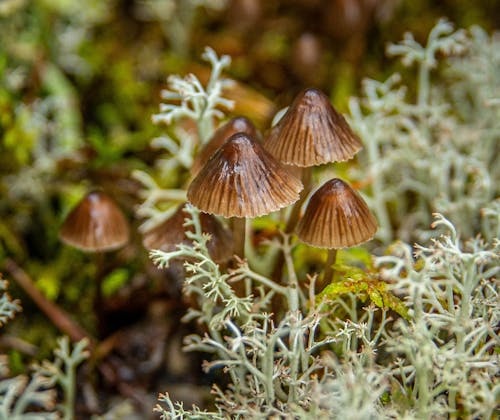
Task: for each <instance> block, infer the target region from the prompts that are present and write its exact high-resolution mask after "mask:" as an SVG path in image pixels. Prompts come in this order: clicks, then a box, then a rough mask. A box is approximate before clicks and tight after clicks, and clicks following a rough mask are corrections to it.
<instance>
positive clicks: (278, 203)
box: [187, 133, 303, 257]
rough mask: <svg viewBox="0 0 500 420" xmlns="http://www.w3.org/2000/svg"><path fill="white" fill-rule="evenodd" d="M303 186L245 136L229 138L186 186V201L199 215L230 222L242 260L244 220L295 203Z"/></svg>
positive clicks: (259, 146)
mask: <svg viewBox="0 0 500 420" xmlns="http://www.w3.org/2000/svg"><path fill="white" fill-rule="evenodd" d="M302 188H303V186H302V183H301V182H300V180H298V179H297V178H295V177H294V176H293V175H291V174H290V173H289V172H288V171H287V170H286V169H285V168H284V167H283V166H282V165H281V164H280V163H279V162H278V161H276V160H275V159H274V158H273V157H272V156H271V155H270V154H269V153H267V152H266V151H265V150H264V148H263V147H262V146H261V145H260V144H259V142H257V141H256V140H254V139H253V138H252V137H250V136H249V135H248V134H245V133H236V134H234V135H232V136H231V137H230V138H229V139H228V140H227V141H226V142H225V143H224V144H223V145H222V146H221V147H220V148H219V150H218V151H217V152H216V153H215V154H214V155H213V156H212V157H211V158H210V159H209V161H208V162H207V163H206V165H205V166H204V167H203V168H202V169H201V171H200V172H199V173H198V175H197V176H196V177H195V178H194V180H193V181H192V183H191V185H190V186H189V189H188V193H187V197H188V201H189V202H190V203H191V204H193V205H194V206H196V207H198V208H199V209H200V210H201V211H202V212H205V213H209V214H215V215H218V216H223V217H231V218H234V219H233V237H234V240H235V245H236V253H237V255H239V256H240V257H243V256H244V246H245V219H244V218H247V217H250V218H253V217H257V216H263V215H266V214H269V213H271V212H273V211H277V210H279V209H281V208H283V207H285V206H288V205H290V204H292V203H294V202H295V201H297V200H298V199H299V194H300V191H301V190H302Z"/></svg>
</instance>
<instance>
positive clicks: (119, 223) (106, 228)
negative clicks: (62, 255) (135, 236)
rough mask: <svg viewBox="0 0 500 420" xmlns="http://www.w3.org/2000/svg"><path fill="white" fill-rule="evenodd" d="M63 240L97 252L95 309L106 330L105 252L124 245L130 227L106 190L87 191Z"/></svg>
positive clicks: (64, 230)
mask: <svg viewBox="0 0 500 420" xmlns="http://www.w3.org/2000/svg"><path fill="white" fill-rule="evenodd" d="M59 238H60V239H61V241H62V242H64V243H65V244H67V245H70V246H72V247H74V248H77V249H79V250H81V251H85V252H92V253H94V254H95V255H94V263H95V265H96V294H95V297H94V310H95V311H96V314H97V319H98V328H99V330H100V332H101V333H103V332H104V331H105V325H104V324H105V322H104V313H103V305H102V280H103V274H104V273H103V271H104V270H103V258H102V257H103V252H106V251H112V250H115V249H118V248H120V247H122V246H124V245H125V244H126V243H127V242H128V241H129V238H130V229H129V226H128V223H127V220H126V219H125V216H124V215H123V213H122V211H121V210H120V208H119V207H118V206H117V205H116V204H115V202H114V201H113V200H112V199H111V198H110V197H109V196H108V195H106V194H105V193H103V192H101V191H93V192H91V193H89V194H87V195H86V196H85V197H84V198H83V199H82V200H81V201H80V202H79V203H78V204H77V206H76V207H75V208H74V209H73V210H72V211H71V212H70V213H69V215H68V216H67V217H66V220H65V221H64V222H63V224H62V226H61V229H60V231H59Z"/></svg>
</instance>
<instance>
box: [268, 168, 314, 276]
mask: <svg viewBox="0 0 500 420" xmlns="http://www.w3.org/2000/svg"><path fill="white" fill-rule="evenodd" d="M301 178H302V184H304V189H303V190H302V191H301V192H300V197H299V199H298V200H297V201H296V202H295V204H294V205H293V207H292V211H291V212H290V217H289V218H288V221H287V223H286V226H285V233H293V231H294V230H295V227H296V226H297V223H298V222H299V219H300V210H301V209H302V205H303V204H304V201H306V198H307V196H308V195H309V193H310V191H311V188H312V167H308V168H302V176H301ZM284 262H285V257H284V255H283V252H280V253H279V254H278V256H277V257H276V262H275V263H274V269H273V274H272V278H273V280H274V281H278V282H279V281H280V280H281V276H282V275H283V268H284Z"/></svg>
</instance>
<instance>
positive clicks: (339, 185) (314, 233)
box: [297, 178, 377, 284]
mask: <svg viewBox="0 0 500 420" xmlns="http://www.w3.org/2000/svg"><path fill="white" fill-rule="evenodd" d="M376 232H377V221H376V220H375V217H374V216H373V214H372V213H371V212H370V209H369V208H368V206H367V204H366V203H365V201H364V200H363V199H362V198H361V196H360V195H359V194H358V193H357V192H356V191H355V190H353V189H352V188H351V187H350V186H349V185H348V184H347V183H346V182H344V181H342V180H341V179H338V178H334V179H331V180H330V181H327V182H325V183H324V184H323V186H321V187H320V188H319V189H318V190H317V191H316V192H315V193H314V194H313V195H312V196H311V198H310V200H309V203H308V205H307V207H306V210H305V212H304V215H303V216H302V219H301V220H300V222H299V224H298V226H297V234H298V237H299V239H300V240H301V241H302V242H305V243H306V244H309V245H312V246H315V247H318V248H328V259H327V264H326V267H325V275H324V282H325V283H326V284H328V283H330V282H331V280H332V277H333V270H332V265H333V264H335V259H336V255H337V249H340V248H346V247H351V246H354V245H359V244H362V243H363V242H366V241H368V240H370V239H371V238H372V237H373V236H374V235H375V233H376Z"/></svg>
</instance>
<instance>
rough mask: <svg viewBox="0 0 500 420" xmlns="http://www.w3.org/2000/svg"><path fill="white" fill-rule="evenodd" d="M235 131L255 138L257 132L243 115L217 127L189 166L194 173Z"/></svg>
mask: <svg viewBox="0 0 500 420" xmlns="http://www.w3.org/2000/svg"><path fill="white" fill-rule="evenodd" d="M236 133H246V134H248V135H249V136H250V137H252V138H255V139H257V138H258V133H257V130H256V128H255V126H254V125H253V123H252V122H251V121H250V120H249V119H248V118H245V117H236V118H233V119H231V120H229V121H228V122H227V123H226V124H224V125H222V126H221V127H219V128H218V129H217V130H216V131H215V133H214V134H213V136H212V137H211V139H210V140H209V142H208V143H207V144H206V145H205V146H204V147H203V148H202V149H201V150H200V151H199V152H198V155H197V156H196V158H195V159H194V161H193V166H192V168H191V170H192V173H193V174H194V175H196V174H197V173H198V172H199V171H200V169H201V168H202V167H203V165H205V163H206V162H207V161H208V159H210V158H211V157H212V155H213V154H214V153H215V152H216V151H217V149H218V148H219V147H221V146H222V145H223V144H224V143H225V141H226V140H227V139H228V138H229V137H231V136H232V135H233V134H236Z"/></svg>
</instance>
